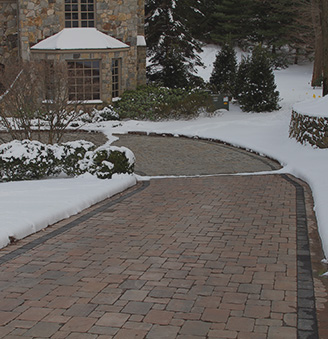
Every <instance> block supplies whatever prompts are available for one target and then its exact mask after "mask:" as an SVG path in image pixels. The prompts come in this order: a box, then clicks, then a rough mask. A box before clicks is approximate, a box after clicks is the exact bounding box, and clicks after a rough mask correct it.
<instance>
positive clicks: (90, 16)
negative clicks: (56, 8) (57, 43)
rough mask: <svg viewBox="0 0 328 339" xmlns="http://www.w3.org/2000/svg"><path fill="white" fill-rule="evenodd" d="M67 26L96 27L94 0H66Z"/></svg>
mask: <svg viewBox="0 0 328 339" xmlns="http://www.w3.org/2000/svg"><path fill="white" fill-rule="evenodd" d="M65 27H66V28H71V27H95V3H94V0H65Z"/></svg>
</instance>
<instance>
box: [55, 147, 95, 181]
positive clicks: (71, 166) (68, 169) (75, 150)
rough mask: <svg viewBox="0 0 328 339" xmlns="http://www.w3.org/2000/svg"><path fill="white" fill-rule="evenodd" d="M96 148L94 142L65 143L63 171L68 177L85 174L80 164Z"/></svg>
mask: <svg viewBox="0 0 328 339" xmlns="http://www.w3.org/2000/svg"><path fill="white" fill-rule="evenodd" d="M94 148H95V145H94V144H93V143H92V142H89V141H85V140H79V141H71V142H65V143H64V144H63V155H62V157H61V170H62V171H63V172H64V173H65V174H66V175H68V176H76V175H80V174H83V173H84V172H85V170H84V169H83V168H81V167H80V164H79V162H80V161H81V160H82V159H84V157H85V155H86V153H87V152H88V151H92V150H93V149H94Z"/></svg>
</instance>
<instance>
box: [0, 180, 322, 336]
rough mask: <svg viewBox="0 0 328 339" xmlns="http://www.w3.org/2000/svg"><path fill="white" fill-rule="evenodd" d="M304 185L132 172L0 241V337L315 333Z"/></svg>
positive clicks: (293, 182) (294, 182) (309, 219)
mask: <svg viewBox="0 0 328 339" xmlns="http://www.w3.org/2000/svg"><path fill="white" fill-rule="evenodd" d="M303 187H304V188H303ZM304 189H305V191H304ZM304 194H305V197H306V194H308V193H307V188H306V186H303V184H302V183H300V182H297V181H296V180H295V179H294V178H291V177H288V176H282V175H258V176H232V175H225V176H212V177H199V178H174V179H172V178H171V179H156V180H150V182H144V183H140V184H139V186H138V187H136V188H133V189H131V190H130V191H128V192H127V193H124V194H123V195H121V196H120V197H115V198H112V199H109V200H107V201H105V202H103V203H101V204H98V205H97V206H95V207H93V208H91V209H89V210H87V211H85V212H84V213H82V214H81V215H79V216H76V217H73V218H70V219H68V220H65V221H62V222H60V223H58V224H56V225H54V226H52V227H50V228H48V229H47V230H46V231H44V232H40V233H39V234H36V235H33V236H31V237H29V238H27V239H24V240H22V241H20V242H19V243H17V244H15V245H12V246H9V247H7V248H6V249H3V250H2V257H1V258H0V262H2V265H1V266H0V290H1V292H0V293H1V299H0V325H1V327H0V334H1V337H3V338H17V337H23V338H79V339H80V338H82V339H83V338H124V339H126V338H149V339H161V338H180V339H183V338H185V339H193V338H284V339H285V338H297V337H299V338H318V337H319V335H318V330H317V323H316V319H317V318H316V312H315V302H314V301H315V299H314V290H313V280H312V276H311V274H312V269H311V261H310V252H309V244H308V237H307V228H306V226H307V222H306V221H307V220H308V221H309V222H310V225H313V220H312V221H311V218H312V217H313V216H311V215H309V214H310V211H311V208H309V207H308V206H307V205H304V202H305V200H304V199H305V198H304ZM302 195H303V196H302ZM308 205H309V203H308ZM310 207H311V206H310ZM306 212H307V213H308V215H307V217H306V215H305V213H306ZM296 226H298V227H296ZM297 239H298V244H297ZM316 280H317V278H316ZM318 290H319V291H320V289H318ZM321 291H322V292H324V290H323V288H322V286H321ZM319 297H321V298H318V300H320V307H321V309H322V310H324V294H322V295H319ZM318 314H319V313H318ZM320 314H321V313H320ZM320 314H319V318H320ZM322 314H324V313H322ZM320 333H321V335H320V337H322V338H324V337H325V334H327V332H325V326H324V325H323V326H322V328H321V332H320Z"/></svg>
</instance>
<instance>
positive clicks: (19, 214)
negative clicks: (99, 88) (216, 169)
mask: <svg viewBox="0 0 328 339" xmlns="http://www.w3.org/2000/svg"><path fill="white" fill-rule="evenodd" d="M216 52H217V48H216V47H215V46H209V47H208V48H205V49H204V52H203V54H202V57H203V60H204V63H205V65H206V66H207V68H205V69H203V68H201V69H199V75H201V76H202V77H203V78H204V79H205V80H208V78H209V75H210V73H211V69H212V63H213V62H214V60H215V55H216ZM240 55H241V54H240V53H239V56H240ZM275 75H276V83H277V86H278V90H279V91H280V96H281V102H280V105H281V107H282V108H281V109H280V110H279V111H277V112H273V113H253V114H252V113H244V112H242V111H241V110H240V108H239V107H238V105H235V104H231V105H230V111H229V112H227V111H225V110H222V111H220V112H218V114H216V115H214V116H211V117H206V116H203V117H199V118H197V119H194V120H188V121H165V122H143V121H124V122H117V121H115V122H114V121H108V122H100V123H95V124H89V125H87V126H86V127H85V128H86V129H88V130H99V131H102V132H104V133H105V134H106V135H107V136H108V137H109V138H110V140H113V139H114V138H113V137H112V134H113V133H127V132H128V131H145V132H156V133H172V134H177V135H185V136H190V137H193V136H199V137H204V138H215V139H219V140H222V141H226V142H229V143H231V144H233V145H235V146H241V147H245V148H248V149H252V150H254V151H256V152H259V153H261V154H264V155H268V156H270V157H273V158H275V159H277V160H278V161H280V163H281V164H282V165H283V166H284V167H283V169H282V170H280V171H279V172H280V173H291V174H293V175H294V176H296V177H298V178H301V179H303V180H304V181H306V182H307V183H308V184H309V185H310V186H311V189H312V191H313V196H314V201H315V211H316V215H317V219H318V225H319V232H320V235H321V239H322V242H323V247H324V251H325V253H326V255H328V209H327V204H328V193H327V192H328V180H327V179H326V178H327V170H328V150H322V149H314V148H312V147H311V146H309V145H305V146H304V145H300V144H298V143H297V142H296V141H295V140H293V139H289V137H288V128H289V122H290V117H291V111H292V108H293V106H294V105H296V106H295V107H297V109H301V110H302V109H304V110H305V111H307V113H308V114H309V112H308V110H309V108H311V109H312V108H313V107H320V109H319V111H320V112H322V107H323V108H325V112H327V105H325V104H324V102H327V100H324V99H320V98H319V97H320V96H321V89H313V88H312V87H311V85H310V81H311V75H312V65H310V64H307V65H295V66H291V67H289V68H288V69H285V70H278V71H276V72H275ZM314 97H315V98H314ZM304 100H307V102H306V103H301V102H302V101H304ZM316 112H317V111H316ZM322 114H324V113H322ZM135 182H136V179H135V177H134V176H128V175H121V176H116V177H114V178H113V179H111V180H100V179H96V178H94V177H91V176H87V175H85V176H82V177H79V178H75V179H50V180H42V181H35V182H14V183H2V184H0V185H1V190H0V214H1V225H0V246H5V245H6V244H7V243H8V237H9V236H14V237H16V238H22V237H24V236H26V235H27V234H29V233H32V232H35V231H37V230H39V229H41V228H43V227H46V226H47V225H49V224H52V223H54V222H55V221H58V220H60V219H63V218H66V217H68V216H69V215H72V214H75V213H78V212H79V211H81V210H82V209H84V208H86V207H88V206H90V205H91V204H93V203H96V202H97V201H100V200H102V199H104V198H106V197H107V196H111V195H113V194H114V193H117V192H119V191H122V190H124V189H125V188H127V187H129V186H132V185H133V184H135ZM320 259H322V258H318V260H320Z"/></svg>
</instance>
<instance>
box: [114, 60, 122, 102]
mask: <svg viewBox="0 0 328 339" xmlns="http://www.w3.org/2000/svg"><path fill="white" fill-rule="evenodd" d="M120 88H121V59H112V98H117V97H119V96H120Z"/></svg>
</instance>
